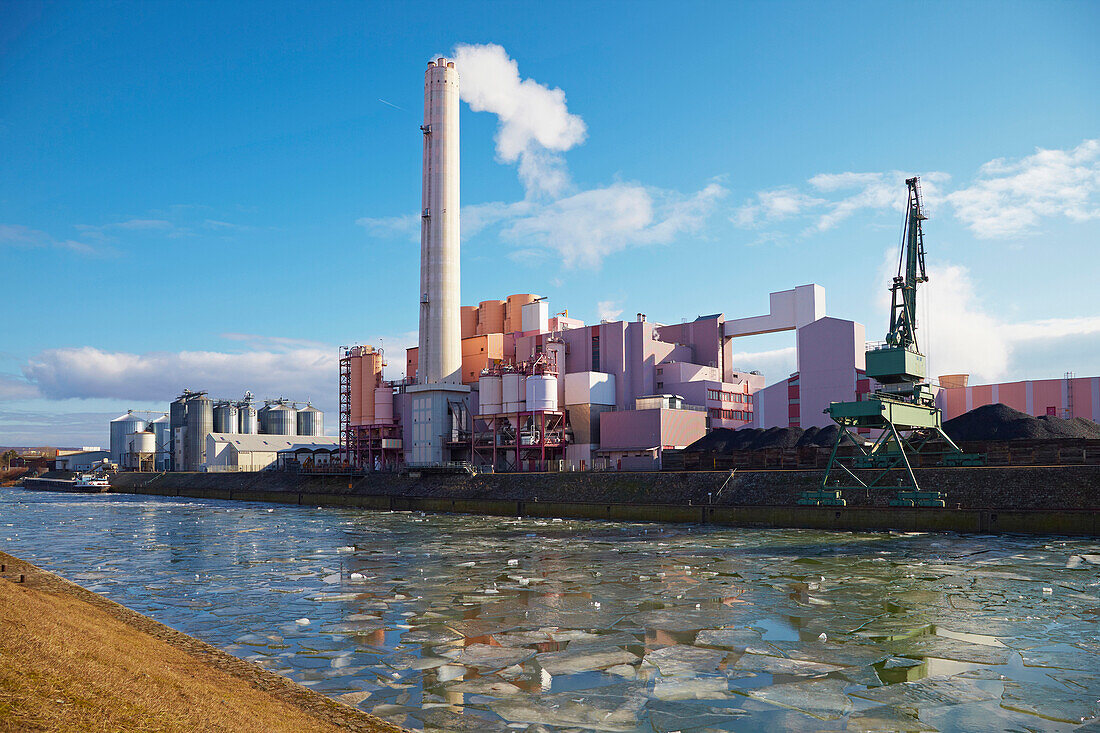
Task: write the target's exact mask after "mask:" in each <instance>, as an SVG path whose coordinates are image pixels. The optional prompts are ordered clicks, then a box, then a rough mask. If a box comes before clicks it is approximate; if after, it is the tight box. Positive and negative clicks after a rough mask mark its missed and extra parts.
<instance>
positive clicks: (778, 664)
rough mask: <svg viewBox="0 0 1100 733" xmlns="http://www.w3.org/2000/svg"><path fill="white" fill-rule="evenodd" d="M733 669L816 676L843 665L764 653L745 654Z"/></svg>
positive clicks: (731, 667)
mask: <svg viewBox="0 0 1100 733" xmlns="http://www.w3.org/2000/svg"><path fill="white" fill-rule="evenodd" d="M730 669H731V670H733V671H740V672H765V673H767V674H789V675H796V676H799V677H814V676H817V675H824V674H828V673H830V672H836V671H837V670H839V669H843V667H841V666H839V665H836V664H822V663H820V662H807V661H803V660H801V659H786V658H784V657H772V656H767V655H764V654H743V655H742V656H741V658H740V659H738V660H737V661H736V662H735V663H734V664H733V665H731V666H730Z"/></svg>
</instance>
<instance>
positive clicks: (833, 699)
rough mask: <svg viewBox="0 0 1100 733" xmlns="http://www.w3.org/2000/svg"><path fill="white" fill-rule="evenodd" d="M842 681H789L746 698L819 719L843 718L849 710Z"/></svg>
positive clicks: (754, 692)
mask: <svg viewBox="0 0 1100 733" xmlns="http://www.w3.org/2000/svg"><path fill="white" fill-rule="evenodd" d="M847 684H848V683H847V682H845V681H843V680H833V679H824V680H807V681H805V682H789V683H787V684H782V685H772V686H771V687H760V688H757V689H753V690H750V691H749V696H750V697H752V698H754V699H756V700H763V701H765V702H769V703H772V704H773V705H780V706H782V707H785V708H791V709H793V710H798V711H800V712H803V713H806V714H807V715H812V716H813V717H815V718H819V719H821V720H836V719H838V718H843V717H844V716H845V715H847V714H848V713H849V712H851V710H852V701H851V700H850V699H848V696H847V695H846V694H845V693H844V688H845V687H846V686H847Z"/></svg>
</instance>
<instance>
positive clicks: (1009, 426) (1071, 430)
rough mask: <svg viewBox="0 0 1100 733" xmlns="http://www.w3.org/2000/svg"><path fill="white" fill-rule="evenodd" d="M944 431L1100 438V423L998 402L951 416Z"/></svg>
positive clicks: (983, 437)
mask: <svg viewBox="0 0 1100 733" xmlns="http://www.w3.org/2000/svg"><path fill="white" fill-rule="evenodd" d="M943 431H944V432H945V433H947V434H948V435H949V436H951V439H952V440H954V441H956V442H958V441H988V440H1070V439H1082V438H1083V439H1086V440H1100V425H1097V424H1096V423H1094V422H1093V421H1092V420H1086V419H1085V418H1083V417H1074V418H1070V419H1068V420H1066V419H1063V418H1060V417H1055V416H1053V415H1043V416H1042V417H1032V416H1031V415H1028V414H1027V413H1026V412H1020V411H1019V410H1014V409H1012V408H1011V407H1009V406H1008V405H1003V404H1000V403H997V404H995V405H983V406H981V407H976V408H974V409H973V410H971V411H970V412H968V413H966V414H965V415H959V416H958V417H956V418H953V419H951V420H948V421H947V422H945V423H944V424H943Z"/></svg>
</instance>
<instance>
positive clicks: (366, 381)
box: [347, 346, 393, 426]
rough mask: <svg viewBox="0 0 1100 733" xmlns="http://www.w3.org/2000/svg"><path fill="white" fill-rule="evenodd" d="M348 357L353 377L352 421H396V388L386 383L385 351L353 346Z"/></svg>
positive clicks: (380, 422) (373, 422)
mask: <svg viewBox="0 0 1100 733" xmlns="http://www.w3.org/2000/svg"><path fill="white" fill-rule="evenodd" d="M347 359H348V367H349V372H350V380H351V383H350V385H349V386H350V394H349V404H348V407H349V411H350V415H349V416H348V424H349V425H355V426H358V425H391V424H393V388H392V387H388V386H385V385H384V384H383V382H382V367H383V366H385V361H384V360H383V354H382V350H381V349H376V348H374V347H373V346H353V347H352V348H350V349H348V352H347Z"/></svg>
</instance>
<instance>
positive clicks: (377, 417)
mask: <svg viewBox="0 0 1100 733" xmlns="http://www.w3.org/2000/svg"><path fill="white" fill-rule="evenodd" d="M374 423H375V424H376V425H393V387H378V388H376V389H375V390H374Z"/></svg>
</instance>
